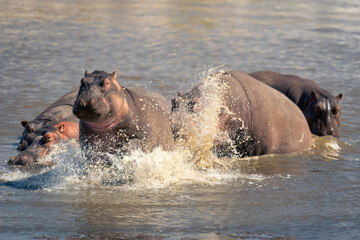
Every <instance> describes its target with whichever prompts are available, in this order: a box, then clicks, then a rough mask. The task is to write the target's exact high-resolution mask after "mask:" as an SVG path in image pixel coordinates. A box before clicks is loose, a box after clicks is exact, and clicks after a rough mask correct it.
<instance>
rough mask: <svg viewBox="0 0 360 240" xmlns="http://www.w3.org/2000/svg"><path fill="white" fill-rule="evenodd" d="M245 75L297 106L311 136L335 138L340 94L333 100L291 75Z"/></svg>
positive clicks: (328, 94) (274, 73)
mask: <svg viewBox="0 0 360 240" xmlns="http://www.w3.org/2000/svg"><path fill="white" fill-rule="evenodd" d="M249 75H250V76H252V77H253V78H255V79H257V80H259V81H262V82H264V83H266V84H267V85H269V86H271V87H272V88H275V89H276V90H278V91H280V92H281V93H283V94H285V95H286V96H287V97H288V98H289V99H291V100H292V101H293V102H294V103H295V104H296V105H298V107H299V108H300V109H301V111H302V112H303V114H304V115H305V118H306V120H307V122H308V124H309V127H310V130H311V132H312V133H313V134H315V135H318V136H324V135H332V136H334V137H337V138H338V137H339V132H338V127H339V125H340V122H341V116H340V110H341V107H340V103H339V102H340V100H341V98H342V94H341V93H340V94H338V95H337V97H335V96H333V95H332V94H331V93H329V92H328V91H326V90H324V89H322V88H320V87H319V85H318V84H317V83H315V82H314V81H313V80H310V79H305V78H301V77H298V76H295V75H285V74H280V73H276V72H272V71H259V72H253V73H249Z"/></svg>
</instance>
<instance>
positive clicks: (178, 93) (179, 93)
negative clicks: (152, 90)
mask: <svg viewBox="0 0 360 240" xmlns="http://www.w3.org/2000/svg"><path fill="white" fill-rule="evenodd" d="M176 94H177V95H178V96H179V97H181V96H182V95H184V94H183V93H182V92H176Z"/></svg>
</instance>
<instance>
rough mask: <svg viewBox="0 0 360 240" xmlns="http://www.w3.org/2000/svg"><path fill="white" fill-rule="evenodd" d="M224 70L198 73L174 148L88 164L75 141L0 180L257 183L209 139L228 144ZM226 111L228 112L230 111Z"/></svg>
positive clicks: (18, 183)
mask: <svg viewBox="0 0 360 240" xmlns="http://www.w3.org/2000/svg"><path fill="white" fill-rule="evenodd" d="M223 73H224V71H222V70H221V69H219V68H212V69H210V70H209V71H207V72H204V73H203V76H202V81H201V84H200V85H199V90H200V91H201V95H200V100H199V103H200V104H199V105H200V106H198V107H199V108H200V110H199V111H196V112H195V113H192V114H186V116H185V121H186V125H184V128H183V129H181V131H182V134H184V135H185V136H186V137H185V138H182V139H179V140H178V141H177V144H178V145H177V148H176V150H175V151H172V152H167V151H163V150H162V149H161V148H156V149H154V150H153V151H152V152H150V153H144V152H142V151H139V150H138V151H133V152H131V153H130V154H128V155H125V156H123V154H120V153H115V154H108V153H105V154H104V156H105V158H106V159H110V161H111V162H112V165H111V166H103V165H94V164H88V163H86V162H85V161H84V158H83V156H82V153H81V151H80V147H79V145H78V144H77V143H76V142H75V141H73V142H69V143H66V144H58V145H56V146H54V148H53V149H52V152H51V154H50V155H49V156H47V157H46V158H45V159H44V160H43V161H42V162H41V163H42V164H45V165H46V164H48V163H55V164H54V165H53V166H48V167H45V168H43V169H42V170H41V171H40V172H37V173H34V174H32V173H26V172H25V173H23V172H21V171H20V170H15V171H11V172H9V173H7V174H5V175H1V176H0V178H1V179H3V180H4V181H6V182H7V185H8V186H12V187H16V188H25V189H26V188H27V189H43V188H47V189H49V188H51V189H53V188H57V189H66V188H86V187H89V186H100V187H101V186H104V187H106V186H109V185H111V186H114V185H115V186H126V187H127V188H140V189H143V188H164V187H168V186H171V185H174V184H193V183H196V184H210V185H213V184H223V183H225V182H227V181H232V180H234V179H239V178H240V179H249V180H251V181H253V180H257V181H262V180H263V176H261V175H256V174H243V173H241V171H239V168H238V166H239V164H238V162H239V161H243V160H242V159H239V158H236V157H234V158H228V157H223V158H218V157H217V156H216V154H214V151H213V145H214V141H222V142H227V141H228V142H229V144H231V141H230V138H229V136H228V135H227V134H226V133H224V132H221V131H219V124H220V123H219V115H220V113H224V112H226V111H227V109H226V108H225V107H224V106H223V104H222V103H223V96H224V94H225V92H226V89H227V86H226V85H225V84H222V83H221V82H220V81H219V79H220V78H221V76H222V74H223ZM230 114H231V113H230Z"/></svg>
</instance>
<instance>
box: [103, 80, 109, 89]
mask: <svg viewBox="0 0 360 240" xmlns="http://www.w3.org/2000/svg"><path fill="white" fill-rule="evenodd" d="M102 86H103V87H109V86H110V80H109V79H107V78H105V79H104V81H103V82H102Z"/></svg>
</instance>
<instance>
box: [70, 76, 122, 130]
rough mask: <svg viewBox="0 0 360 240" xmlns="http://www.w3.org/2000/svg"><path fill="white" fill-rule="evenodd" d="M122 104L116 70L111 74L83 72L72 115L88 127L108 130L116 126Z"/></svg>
mask: <svg viewBox="0 0 360 240" xmlns="http://www.w3.org/2000/svg"><path fill="white" fill-rule="evenodd" d="M124 102H125V98H124V91H123V90H122V88H121V87H120V85H119V83H118V82H117V81H116V70H114V72H113V73H111V74H109V73H106V72H104V71H94V72H92V73H88V72H87V71H85V76H84V77H83V78H82V79H81V82H80V88H79V93H78V95H77V98H76V101H75V103H74V108H73V113H74V114H75V115H76V116H77V117H78V118H79V119H81V120H83V121H84V122H85V123H86V125H88V126H93V125H94V126H93V127H94V128H98V129H102V128H104V129H105V128H106V129H108V128H111V127H113V126H115V125H116V123H115V122H116V116H117V115H118V114H119V112H120V111H121V110H122V109H123V106H124Z"/></svg>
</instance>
